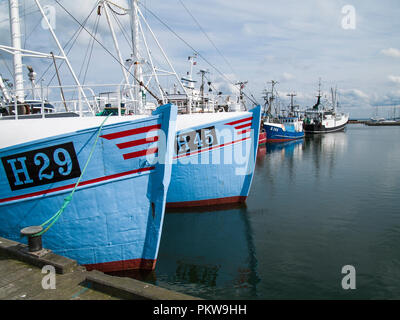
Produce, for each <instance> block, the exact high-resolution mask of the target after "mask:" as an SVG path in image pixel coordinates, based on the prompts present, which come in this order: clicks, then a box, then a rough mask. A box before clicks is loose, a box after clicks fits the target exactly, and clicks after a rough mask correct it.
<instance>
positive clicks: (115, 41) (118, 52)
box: [103, 2, 133, 99]
mask: <svg viewBox="0 0 400 320" xmlns="http://www.w3.org/2000/svg"><path fill="white" fill-rule="evenodd" d="M103 8H104V12H105V14H106V19H107V23H108V26H109V27H110V31H111V36H112V38H113V42H114V46H115V50H116V51H117V54H118V61H119V64H120V65H121V69H122V74H123V76H124V80H125V83H126V85H127V86H129V77H128V73H127V71H126V69H125V66H124V61H123V59H122V55H121V51H120V49H119V45H118V41H117V38H116V35H115V31H114V27H113V25H112V22H111V19H110V15H109V13H108V9H107V4H106V3H104V2H103ZM129 96H130V98H131V99H133V96H132V90H131V89H130V88H129Z"/></svg>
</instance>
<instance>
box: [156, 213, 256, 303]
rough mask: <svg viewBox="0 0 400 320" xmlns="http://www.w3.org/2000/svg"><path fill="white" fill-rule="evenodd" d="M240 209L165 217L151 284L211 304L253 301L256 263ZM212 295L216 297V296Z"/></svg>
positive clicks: (245, 221) (250, 234) (249, 236)
mask: <svg viewBox="0 0 400 320" xmlns="http://www.w3.org/2000/svg"><path fill="white" fill-rule="evenodd" d="M247 214H248V213H247V209H246V207H241V208H236V209H230V210H224V211H213V212H195V211H192V212H186V213H178V212H169V213H168V214H167V215H166V216H165V221H164V229H163V235H162V239H161V246H160V252H159V257H158V263H157V269H156V275H157V277H156V283H157V284H159V285H162V286H164V287H170V284H177V283H179V288H174V287H173V286H172V287H171V288H174V289H177V290H181V291H184V292H185V293H189V294H193V295H195V296H201V297H204V298H215V296H216V295H221V292H224V293H223V296H224V298H227V299H229V298H232V299H235V298H243V297H249V298H250V297H255V296H257V284H258V282H259V281H260V280H259V278H258V275H257V259H256V256H255V250H254V244H253V239H252V230H251V227H250V224H249V219H248V216H247ZM217 292H218V293H217Z"/></svg>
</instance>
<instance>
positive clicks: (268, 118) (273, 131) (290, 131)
mask: <svg viewBox="0 0 400 320" xmlns="http://www.w3.org/2000/svg"><path fill="white" fill-rule="evenodd" d="M275 84H277V82H276V81H272V90H271V92H267V95H266V96H265V97H264V99H265V102H266V105H268V109H267V111H266V112H265V117H264V120H263V125H264V130H265V132H266V135H267V139H266V142H267V143H274V142H285V141H291V140H297V139H302V138H304V130H303V120H302V119H301V118H300V110H299V106H295V105H294V103H293V98H294V97H295V96H296V95H295V94H293V93H292V94H288V96H290V97H291V104H290V107H289V110H282V111H280V110H279V109H278V108H277V107H275V114H273V113H272V107H273V105H274V101H275V100H276V94H275V90H274V86H275ZM268 94H270V96H268Z"/></svg>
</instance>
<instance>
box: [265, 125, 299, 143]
mask: <svg viewBox="0 0 400 320" xmlns="http://www.w3.org/2000/svg"><path fill="white" fill-rule="evenodd" d="M281 126H284V127H285V130H283V128H282V127H278V126H276V125H270V124H268V123H264V129H265V132H266V133H267V143H271V142H284V141H290V140H296V139H302V138H304V131H300V132H297V131H295V130H293V129H292V128H291V127H290V126H285V125H283V124H282V125H281Z"/></svg>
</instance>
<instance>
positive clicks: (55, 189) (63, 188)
mask: <svg viewBox="0 0 400 320" xmlns="http://www.w3.org/2000/svg"><path fill="white" fill-rule="evenodd" d="M154 169H155V167H147V168H141V169H136V170H131V171H127V172H122V173H117V174H112V175H110V176H105V177H101V178H96V179H92V180H87V181H83V182H80V183H79V185H78V187H82V186H86V185H90V184H93V183H98V182H103V181H107V180H111V179H115V178H120V177H123V176H127V175H130V174H135V173H139V172H146V171H150V170H154ZM74 187H75V183H74V184H68V185H66V186H62V187H58V188H54V189H48V190H42V191H37V192H32V193H28V194H23V195H20V196H15V197H10V198H4V199H0V203H3V202H9V201H15V200H22V199H26V198H31V197H37V196H42V195H45V194H49V193H53V192H58V191H64V190H68V189H72V188H74Z"/></svg>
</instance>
